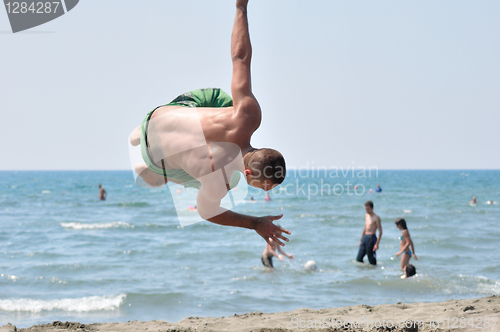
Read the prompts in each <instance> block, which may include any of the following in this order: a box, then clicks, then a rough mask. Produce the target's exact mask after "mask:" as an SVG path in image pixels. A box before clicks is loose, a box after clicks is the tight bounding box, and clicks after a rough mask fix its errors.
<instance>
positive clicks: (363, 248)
mask: <svg viewBox="0 0 500 332" xmlns="http://www.w3.org/2000/svg"><path fill="white" fill-rule="evenodd" d="M365 254H366V242H365V238H364V237H363V240H361V244H360V245H359V250H358V257H357V258H356V260H357V261H358V262H360V263H363V258H364V257H365Z"/></svg>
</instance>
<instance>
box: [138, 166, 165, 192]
mask: <svg viewBox="0 0 500 332" xmlns="http://www.w3.org/2000/svg"><path fill="white" fill-rule="evenodd" d="M135 172H136V173H137V174H139V176H140V177H141V178H142V179H143V180H144V182H146V183H147V184H149V185H150V186H151V187H160V186H163V185H164V184H167V181H168V180H167V178H166V177H164V176H161V175H158V174H156V173H155V172H152V171H151V170H150V169H149V168H148V166H146V164H137V165H136V166H135Z"/></svg>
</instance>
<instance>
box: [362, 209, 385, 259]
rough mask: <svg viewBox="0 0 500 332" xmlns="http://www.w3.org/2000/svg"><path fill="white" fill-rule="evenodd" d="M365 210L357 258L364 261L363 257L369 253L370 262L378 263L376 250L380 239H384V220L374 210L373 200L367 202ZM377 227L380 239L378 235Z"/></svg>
mask: <svg viewBox="0 0 500 332" xmlns="http://www.w3.org/2000/svg"><path fill="white" fill-rule="evenodd" d="M365 211H366V214H365V227H364V228H363V234H361V240H360V241H359V251H358V257H357V258H356V260H357V261H358V262H360V263H363V258H364V257H365V255H367V256H368V261H369V262H370V264H372V265H377V255H376V253H375V252H376V251H377V250H378V246H379V244H380V240H381V239H382V222H381V220H380V217H379V216H377V215H376V214H375V213H374V212H373V202H372V201H367V202H366V203H365ZM377 229H378V236H379V237H378V239H377V235H376V233H377Z"/></svg>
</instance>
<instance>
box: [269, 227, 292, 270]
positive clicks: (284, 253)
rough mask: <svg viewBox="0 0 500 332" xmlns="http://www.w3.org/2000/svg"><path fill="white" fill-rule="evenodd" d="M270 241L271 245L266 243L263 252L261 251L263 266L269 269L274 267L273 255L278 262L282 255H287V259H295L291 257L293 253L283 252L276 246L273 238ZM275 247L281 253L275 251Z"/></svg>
mask: <svg viewBox="0 0 500 332" xmlns="http://www.w3.org/2000/svg"><path fill="white" fill-rule="evenodd" d="M280 227H281V226H280ZM270 242H271V244H272V245H269V244H267V245H266V249H264V252H263V253H262V258H261V260H262V264H264V266H265V267H268V268H271V269H272V268H274V266H273V256H276V257H278V259H279V260H280V262H281V261H282V260H283V255H284V256H286V257H288V258H289V259H295V257H293V255H291V254H287V253H286V252H284V251H283V250H282V249H281V247H280V246H276V244H275V243H274V241H273V240H271V241H270ZM276 249H277V251H278V252H279V253H281V254H283V255H280V254H278V253H277V252H276Z"/></svg>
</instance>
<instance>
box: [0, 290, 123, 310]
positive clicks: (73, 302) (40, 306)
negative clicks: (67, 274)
mask: <svg viewBox="0 0 500 332" xmlns="http://www.w3.org/2000/svg"><path fill="white" fill-rule="evenodd" d="M125 297H126V295H125V294H120V295H104V296H89V297H81V298H73V299H71V298H68V299H55V300H35V299H25V298H20V299H9V300H0V310H3V311H28V312H41V311H45V310H46V311H50V310H63V311H71V312H89V311H98V310H115V309H117V308H118V307H119V306H120V305H121V304H122V303H123V301H124V300H125Z"/></svg>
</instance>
